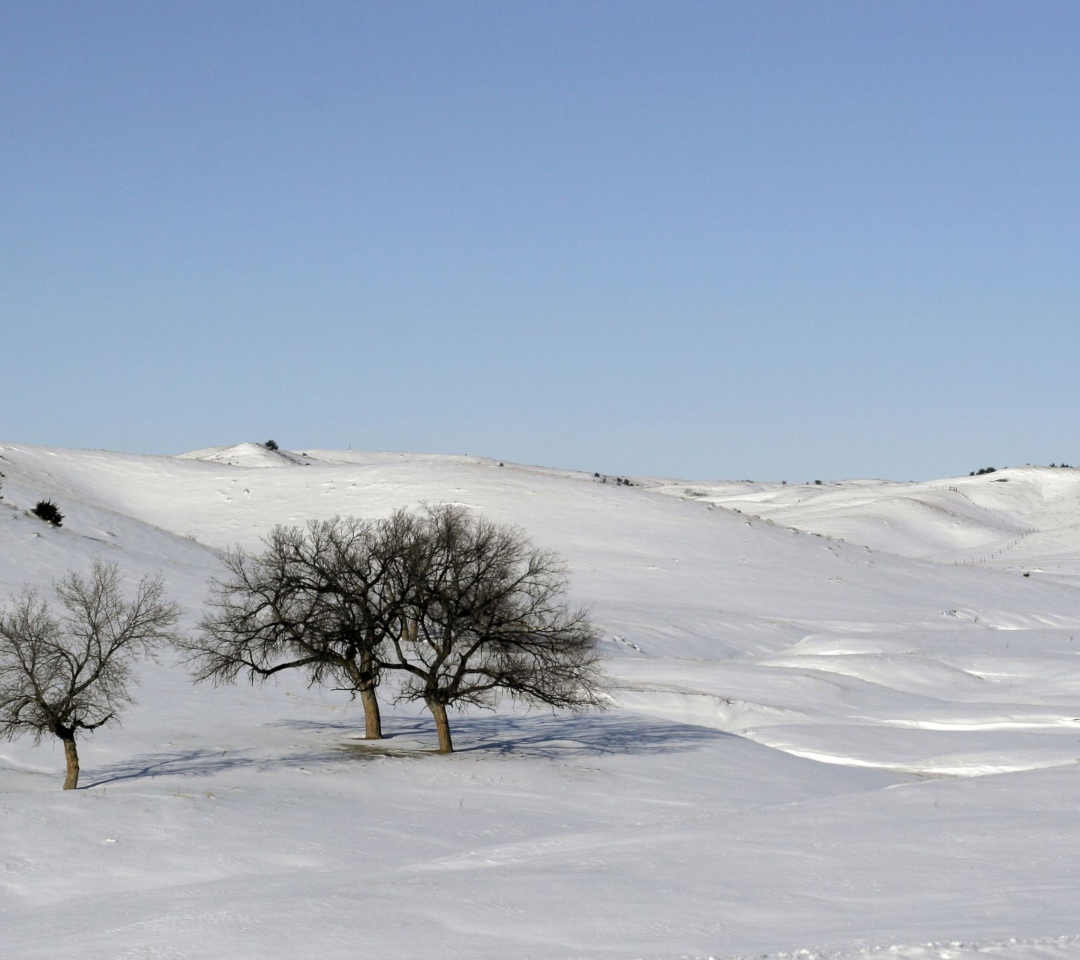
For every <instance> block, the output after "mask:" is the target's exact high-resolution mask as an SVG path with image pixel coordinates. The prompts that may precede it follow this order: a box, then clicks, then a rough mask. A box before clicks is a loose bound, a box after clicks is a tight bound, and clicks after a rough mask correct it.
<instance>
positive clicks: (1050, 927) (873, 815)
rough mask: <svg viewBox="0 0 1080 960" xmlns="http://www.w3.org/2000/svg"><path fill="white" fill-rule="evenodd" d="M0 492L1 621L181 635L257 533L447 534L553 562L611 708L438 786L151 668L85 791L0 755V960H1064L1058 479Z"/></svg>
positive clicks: (462, 764) (335, 472)
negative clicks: (113, 606) (49, 609)
mask: <svg viewBox="0 0 1080 960" xmlns="http://www.w3.org/2000/svg"><path fill="white" fill-rule="evenodd" d="M0 473H3V474H4V478H3V480H2V481H0V483H2V487H0V494H2V496H3V500H2V501H0V593H2V595H4V596H7V595H10V594H12V593H14V592H16V591H17V590H19V589H20V588H21V586H22V585H23V584H24V583H29V584H32V585H36V586H38V587H42V588H44V587H47V586H48V584H49V582H50V581H51V580H52V579H53V578H55V577H57V576H60V575H62V574H63V573H64V572H65V571H66V570H68V569H69V568H71V567H75V568H78V569H85V568H87V567H88V566H89V564H90V562H91V561H92V560H93V559H94V558H96V557H102V558H104V559H106V560H115V561H116V562H118V563H119V564H120V565H121V567H122V569H123V570H124V571H125V573H126V574H127V575H128V576H129V577H130V578H131V579H136V578H137V577H139V576H141V575H143V574H144V573H155V572H158V571H160V572H161V573H162V574H163V576H164V578H165V580H166V583H167V587H168V590H169V593H170V595H171V596H172V597H174V598H175V599H177V600H179V601H180V602H181V603H182V605H183V606H184V608H185V611H186V621H185V622H186V626H187V627H188V628H191V627H192V625H193V624H194V622H195V621H196V620H197V619H198V616H199V611H200V605H201V603H202V600H203V598H204V596H205V593H206V589H207V583H208V581H209V578H210V577H211V576H212V575H213V574H214V573H215V571H216V570H217V569H218V567H217V564H218V555H219V553H218V552H219V551H220V550H222V549H223V548H226V547H228V546H230V545H233V544H238V543H239V544H242V545H245V546H248V547H257V546H258V543H259V538H260V536H261V535H263V534H264V533H266V531H267V530H269V528H270V527H272V526H273V525H274V524H276V523H286V524H299V523H303V522H304V521H306V520H308V519H310V518H323V517H329V516H332V515H334V514H354V515H358V516H384V515H386V514H387V513H389V512H390V511H391V510H393V509H395V508H397V507H400V506H410V505H415V504H418V503H420V502H424V501H426V502H431V503H436V502H448V503H459V504H464V505H466V506H468V507H471V508H473V509H476V510H478V511H481V512H483V513H484V514H485V515H487V516H489V517H491V518H492V519H494V520H497V521H499V522H510V523H514V524H518V525H520V526H521V527H523V528H524V529H525V530H526V531H527V532H528V534H529V535H530V536H531V537H532V538H533V540H535V541H536V542H537V543H538V544H539V545H541V546H544V547H551V548H554V549H557V550H558V551H559V552H560V553H561V554H562V555H563V556H564V557H565V558H566V559H567V561H568V562H569V564H570V568H571V576H572V589H573V593H574V599H575V600H578V601H581V602H584V603H587V604H589V605H590V606H591V607H592V610H593V616H594V619H595V620H596V622H597V624H598V625H599V626H600V628H601V630H602V633H603V636H604V640H603V645H604V650H605V653H606V654H607V655H608V656H609V661H608V671H609V673H610V674H611V675H612V677H613V678H615V680H616V689H615V691H614V700H615V703H614V705H613V707H612V709H610V710H609V711H607V712H606V713H603V714H596V715H587V716H583V717H574V716H571V715H563V714H556V715H553V714H551V713H550V712H545V711H536V710H534V711H531V712H529V711H521V710H517V711H515V710H511V709H509V708H507V709H504V710H500V711H499V712H497V713H495V714H490V713H469V714H466V715H464V716H457V717H455V718H454V720H453V723H454V732H455V741H456V743H457V745H458V747H459V751H458V753H456V754H454V755H452V756H438V755H435V754H434V753H433V750H434V747H435V735H434V729H433V724H432V722H431V720H430V718H429V717H428V715H427V714H426V713H424V712H422V711H420V710H416V709H411V708H393V707H391V708H389V709H388V710H387V717H386V721H385V722H386V728H387V732H388V734H389V737H388V739H387V740H386V741H384V742H380V743H372V742H365V741H363V740H362V739H361V738H362V734H363V717H362V712H361V709H360V707H359V705H358V704H354V703H352V702H350V700H349V699H348V697H347V695H345V694H342V693H336V692H333V691H320V690H318V689H309V688H308V687H307V686H306V684H305V682H304V680H303V678H302V677H300V676H283V677H282V678H281V679H280V681H279V682H277V683H272V684H268V685H266V686H264V687H254V688H253V687H251V686H248V685H246V684H240V685H237V686H235V687H224V688H218V689H215V688H213V687H206V686H198V687H196V686H193V685H192V684H191V683H190V681H189V679H188V676H187V674H186V673H185V672H184V670H183V669H181V668H178V667H176V666H175V665H174V664H172V663H171V662H168V658H166V662H163V663H162V664H160V665H153V664H148V665H146V666H145V667H144V669H143V675H142V685H141V687H140V688H139V690H138V692H137V696H138V703H137V704H136V705H135V706H134V707H133V708H132V709H131V710H130V711H129V712H128V713H127V714H126V716H125V718H124V722H123V726H122V728H110V729H105V730H101V731H99V732H98V733H96V734H95V735H94V736H93V737H92V738H88V739H86V740H84V741H83V745H82V750H81V752H82V758H83V779H82V783H83V785H84V788H83V789H80V790H78V791H76V792H74V793H71V792H69V793H64V792H62V791H61V790H60V789H59V788H60V786H61V783H62V781H63V756H62V750H61V749H60V747H59V745H58V744H56V745H54V744H52V743H44V744H42V745H41V746H40V747H36V748H35V747H34V746H33V744H32V743H31V742H30V741H29V740H23V741H15V742H13V743H10V744H9V743H4V742H0V793H2V797H0V957H3V958H7V957H12V958H19V960H22V958H27V960H31V958H77V960H106V958H108V960H112V958H177V960H178V958H184V960H188V958H206V960H211V958H212V960H231V958H271V960H276V958H282V960H284V958H290V960H291V958H298V957H305V958H306V957H311V958H354V957H374V958H391V960H392V958H419V957H440V958H476V960H483V958H512V960H516V958H522V960H524V958H556V957H574V958H593V957H596V958H609V957H610V958H627V960H630V958H655V960H669V958H670V960H675V958H684V957H693V958H704V957H729V958H734V957H746V958H749V957H761V956H762V955H768V956H771V957H780V956H784V957H791V958H795V957H803V958H811V957H813V958H822V960H824V958H853V957H860V958H866V960H885V958H898V960H976V958H979V960H982V958H992V957H999V958H1002V960H1016V958H1021V957H1023V958H1033V960H1034V958H1038V960H1060V958H1076V957H1080V828H1078V825H1077V824H1078V822H1080V821H1078V813H1077V811H1078V810H1080V766H1078V761H1080V470H1072V469H1060V468H1035V467H1024V468H1018V469H1011V470H1001V471H998V472H997V473H994V474H988V475H983V476H979V477H962V478H954V479H943V480H940V481H935V482H933V483H917V484H916V483H913V484H901V483H883V482H877V481H850V482H844V483H823V484H821V485H816V484H787V485H781V484H779V483H776V484H771V483H770V484H765V483H757V484H754V483H711V482H697V481H685V480H679V481H675V480H662V479H655V478H645V479H642V480H640V481H638V480H635V485H634V486H624V485H621V484H616V483H615V482H614V478H608V480H607V482H603V481H602V478H598V477H595V476H594V475H593V474H592V473H576V472H572V471H561V470H555V469H547V468H539V467H529V466H521V465H515V464H510V463H506V464H505V465H501V464H500V463H499V462H498V461H492V460H487V459H483V458H477V457H464V456H459V457H447V456H419V455H411V454H410V455H405V454H394V453H376V454H369V453H359V452H350V451H323V450H296V451H289V452H286V451H277V452H272V451H269V450H266V449H265V448H263V447H261V446H259V445H257V444H242V445H240V446H237V447H228V448H226V447H213V448H208V449H205V450H200V451H195V452H193V453H190V454H185V455H184V456H181V457H150V456H134V455H126V454H115V453H107V452H102V451H71V450H60V449H46V448H40V447H31V446H26V445H22V444H4V445H2V446H0ZM46 498H48V499H52V500H54V501H55V502H56V503H57V504H58V505H59V506H60V509H61V510H62V511H63V513H64V514H65V518H66V519H65V520H64V524H63V526H62V527H61V528H59V529H57V528H54V527H51V526H49V525H48V524H45V523H43V522H42V521H40V520H38V519H36V518H34V517H32V516H30V515H29V514H28V510H29V509H30V508H31V507H32V506H33V505H34V504H35V503H36V502H37V501H38V500H40V499H46ZM1025 574H1027V575H1026V576H1025Z"/></svg>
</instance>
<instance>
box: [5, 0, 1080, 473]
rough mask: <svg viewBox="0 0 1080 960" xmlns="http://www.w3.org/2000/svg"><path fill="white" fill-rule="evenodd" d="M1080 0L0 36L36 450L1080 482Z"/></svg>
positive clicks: (797, 5) (149, 27)
mask: <svg viewBox="0 0 1080 960" xmlns="http://www.w3.org/2000/svg"><path fill="white" fill-rule="evenodd" d="M1078 49H1080V4H1076V3H1073V2H1067V3H1066V2H1063V3H1053V2H1039V0H1024V2H1016V3H999V2H994V0H977V2H948V0H934V2H925V3H923V2H903V3H899V2H898V3H878V2H866V3H849V2H841V0H830V2H824V0H823V2H805V0H798V2H790V3H788V2H769V0H753V2H723V0H711V2H706V3H697V2H672V0H665V2H650V3H645V2H635V0H617V2H603V0H596V2H583V0H575V2H566V3H563V2H543V0H535V2H528V3H525V2H515V0H498V2H491V3H480V2H472V0H460V2H450V0H443V2H434V0H426V2H410V0H394V2H371V3H364V2H358V0H353V2H348V3H344V2H343V3H338V2H330V0H327V2H321V3H277V2H271V0H260V2H252V3H243V2H229V3H226V4H222V3H219V2H214V3H202V2H192V0H185V2H175V3H166V2H156V3H146V2H142V0H140V2H132V3H128V2H122V0H110V2H90V0H84V2H78V3H74V2H73V3H65V2H48V0H45V2H41V3H34V4H26V3H23V2H15V0H0V131H2V132H0V357H2V360H0V438H2V439H5V440H12V441H23V442H28V443H39V444H51V445H59V446H76V447H104V448H108V449H115V450H130V451H137V452H146V453H168V452H180V451H183V450H186V449H192V448H195V447H201V446H207V445H212V444H229V443H235V442H240V441H244V440H257V441H261V440H265V439H267V438H271V437H273V438H275V439H276V440H277V441H278V442H279V443H281V445H282V446H284V447H287V448H294V449H305V448H308V447H312V448H314V447H346V446H348V445H349V444H351V445H352V446H353V448H354V449H391V450H415V451H429V452H458V453H473V454H484V455H489V456H494V457H498V458H505V459H507V460H516V461H524V462H530V463H544V464H549V465H558V466H572V467H580V468H584V469H589V470H594V469H595V470H600V471H604V472H610V473H625V474H639V475H641V474H653V475H669V476H693V477H700V478H713V477H715V478H722V477H723V478H754V479H788V480H792V481H797V480H807V479H811V478H815V479H816V478H819V477H820V478H840V477H847V476H883V477H891V478H895V479H915V478H927V477H933V476H945V475H950V474H956V473H967V472H968V471H969V470H972V469H975V468H977V467H981V466H986V465H988V464H994V465H996V466H1002V465H1003V464H1009V465H1013V464H1017V463H1024V462H1043V463H1045V462H1050V461H1057V462H1060V461H1062V460H1067V461H1069V462H1078V461H1080V439H1078V438H1080V429H1078V428H1080V416H1078V414H1080V390H1078V389H1077V387H1076V385H1075V383H1074V381H1075V378H1076V375H1077V359H1078V349H1077V348H1078V346H1080V308H1078V305H1080V298H1078V294H1080V262H1078V261H1080V109H1078V107H1080V57H1078V56H1077V50H1078Z"/></svg>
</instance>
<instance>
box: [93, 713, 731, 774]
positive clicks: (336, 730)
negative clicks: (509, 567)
mask: <svg viewBox="0 0 1080 960" xmlns="http://www.w3.org/2000/svg"><path fill="white" fill-rule="evenodd" d="M272 726H278V727H282V728H285V729H288V730H293V731H296V732H303V733H307V734H316V735H321V736H322V737H323V738H325V737H326V735H328V734H329V735H332V736H334V742H333V743H324V744H322V745H321V746H316V747H312V748H309V749H300V750H297V751H296V752H294V753H288V754H283V755H281V756H278V757H267V756H265V755H253V754H248V753H246V752H245V751H238V752H236V753H232V754H230V752H229V751H226V750H189V751H182V752H175V753H157V754H151V755H148V756H142V757H137V758H134V759H132V760H129V761H125V762H123V763H118V764H113V765H112V766H109V767H105V768H104V769H100V770H98V771H96V776H95V778H94V779H93V781H92V782H90V783H87V784H86V788H90V787H101V786H106V785H107V784H112V783H122V782H124V781H130V780H142V779H147V778H153V777H161V776H179V777H192V776H205V775H209V774H216V773H223V772H225V771H229V770H239V769H279V768H294V769H295V768H299V767H304V766H310V765H312V764H319V763H342V762H348V761H350V760H356V759H371V760H375V759H379V758H380V757H392V758H413V757H417V758H419V757H429V756H437V755H438V753H437V750H436V743H437V737H436V733H435V723H434V721H433V720H432V719H430V718H428V717H415V718H414V717H393V716H390V717H387V718H386V720H385V726H386V728H387V735H386V737H384V739H382V740H366V739H364V736H363V733H364V726H363V721H362V720H358V721H357V722H356V723H325V722H319V721H315V720H288V721H282V722H280V723H277V724H273V725H272ZM452 730H453V734H454V742H455V751H454V753H453V754H452V755H448V756H447V759H453V757H468V758H471V759H482V758H483V757H485V756H492V757H506V758H531V759H544V760H560V759H562V760H569V759H580V758H582V757H598V756H608V755H615V754H655V753H671V752H674V751H685V750H693V749H695V748H697V747H698V746H701V745H703V744H705V743H709V742H713V741H716V740H719V739H728V738H730V737H732V734H728V733H723V732H721V731H719V730H711V729H708V728H706V727H695V726H690V725H688V724H682V723H674V722H671V721H666V720H656V719H652V718H649V717H639V716H634V715H626V714H621V715H620V714H603V715H598V716H597V715H590V716H583V717H582V716H577V717H575V716H551V715H537V714H533V715H525V716H502V715H494V716H492V715H488V716H476V717H468V716H464V717H455V718H454V720H453V721H452ZM339 738H343V739H339ZM428 743H430V747H428V746H427V744H428Z"/></svg>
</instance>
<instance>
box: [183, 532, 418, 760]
mask: <svg viewBox="0 0 1080 960" xmlns="http://www.w3.org/2000/svg"><path fill="white" fill-rule="evenodd" d="M413 526H415V523H414V521H413V520H412V519H411V518H410V517H409V516H407V515H404V514H395V515H394V516H393V517H391V518H390V519H388V520H381V521H366V520H358V519H356V518H353V517H344V518H342V517H334V518H333V519H331V520H322V521H312V522H311V523H309V524H308V525H307V527H306V528H300V527H282V526H278V527H275V528H274V529H273V530H271V532H270V533H269V534H268V535H267V536H266V537H265V538H264V539H263V544H264V547H265V549H264V550H263V551H262V552H260V553H258V554H254V555H252V554H249V553H246V552H245V551H243V550H241V549H236V550H233V551H232V552H230V553H229V554H228V555H227V556H226V558H225V561H224V562H225V568H226V570H227V571H228V576H226V577H225V578H223V579H220V580H216V581H214V583H213V584H212V587H211V598H210V602H209V610H208V612H207V614H206V616H205V617H204V618H203V620H202V622H201V624H200V627H201V631H200V634H199V635H198V636H196V637H193V638H191V639H190V640H188V641H186V642H185V643H184V647H185V649H186V652H187V653H188V655H189V662H190V663H191V665H192V666H193V667H194V669H195V677H196V680H213V681H214V682H218V683H222V682H224V683H231V682H233V681H234V680H235V679H236V678H237V677H238V676H240V675H241V674H246V675H247V677H248V679H249V680H251V681H252V682H255V681H257V680H265V679H266V678H268V677H271V676H273V675H274V674H276V673H279V672H281V671H283V670H292V669H302V670H305V671H307V673H308V676H309V679H310V681H311V682H312V683H317V684H324V683H331V684H334V685H336V686H337V687H338V688H339V689H345V690H348V691H349V692H350V693H353V694H354V695H355V694H359V695H360V698H361V702H362V703H363V705H364V715H365V719H366V734H367V737H368V738H369V739H379V738H380V737H382V720H381V715H380V711H379V702H378V698H377V696H376V692H375V691H376V687H377V686H378V683H379V680H380V670H381V666H382V658H381V655H382V651H383V648H384V646H385V644H386V641H387V638H388V636H389V635H390V634H391V633H392V632H393V631H395V630H399V629H400V624H401V623H402V622H403V612H402V611H403V609H404V605H405V602H406V598H404V597H402V596H401V595H400V594H398V593H395V592H394V591H395V588H396V585H397V584H398V583H399V581H400V578H399V577H396V576H393V575H391V573H390V571H391V570H392V569H394V570H396V569H400V567H401V565H402V561H401V555H402V551H403V550H406V549H408V548H409V547H410V545H411V544H412V542H413V541H414V539H415V537H413V536H412V535H411V530H412V527H413Z"/></svg>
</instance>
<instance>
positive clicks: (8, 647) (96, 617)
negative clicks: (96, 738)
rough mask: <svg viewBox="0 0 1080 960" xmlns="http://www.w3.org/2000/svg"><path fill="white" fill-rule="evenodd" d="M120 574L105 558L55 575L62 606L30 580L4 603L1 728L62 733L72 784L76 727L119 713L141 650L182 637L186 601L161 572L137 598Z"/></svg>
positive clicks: (69, 784) (11, 732)
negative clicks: (171, 594) (169, 588)
mask: <svg viewBox="0 0 1080 960" xmlns="http://www.w3.org/2000/svg"><path fill="white" fill-rule="evenodd" d="M120 584H121V575H120V569H119V567H117V565H116V564H114V563H102V562H100V561H99V562H95V563H94V565H93V568H92V569H91V571H90V575H89V577H86V578H84V577H82V576H80V575H79V574H78V573H76V572H75V571H70V572H69V573H68V574H67V575H66V576H65V577H64V578H63V579H61V580H59V581H57V582H56V583H54V585H53V586H54V589H55V591H56V596H57V598H58V599H59V601H60V605H61V607H62V608H63V612H61V613H60V614H59V615H54V614H53V613H52V612H51V611H50V608H49V605H48V603H47V602H46V601H45V600H42V599H40V598H39V597H38V596H37V594H36V593H35V592H34V591H33V590H32V589H29V588H27V589H26V590H24V591H23V593H22V594H21V596H19V597H17V598H16V597H13V598H12V606H11V608H10V610H9V609H8V608H7V607H0V736H3V737H5V738H7V739H9V740H10V739H12V738H14V737H17V736H19V735H21V734H24V733H29V734H30V735H31V736H33V737H34V740H35V742H40V741H41V738H42V737H43V736H45V734H47V733H51V734H53V735H54V736H56V737H59V738H60V740H61V741H62V742H63V744H64V754H65V757H66V760H67V779H66V780H65V781H64V789H65V790H74V789H75V788H76V787H77V786H78V783H79V753H78V749H77V747H76V744H75V735H76V733H77V731H79V730H83V731H87V732H89V731H92V730H96V729H97V728H98V727H101V726H104V725H105V724H108V723H113V722H117V721H118V718H119V715H120V712H121V711H122V710H123V708H124V706H125V705H126V704H128V703H131V702H132V697H131V694H130V690H129V688H130V687H131V686H132V685H133V684H134V682H135V676H134V668H135V663H136V661H137V659H138V657H139V656H140V655H146V654H152V653H153V651H154V649H155V648H156V647H157V645H158V644H160V643H162V642H165V641H168V642H176V640H177V639H178V637H177V634H176V633H175V632H174V630H173V628H174V627H175V625H176V622H177V620H178V618H179V608H178V607H177V606H176V604H174V603H170V602H167V601H165V600H164V599H163V594H164V587H163V585H162V582H161V578H160V577H157V578H154V579H149V578H143V579H142V580H141V581H140V582H139V584H138V586H137V587H136V590H135V596H134V598H133V599H132V600H125V599H124V596H123V592H122V590H121V586H120Z"/></svg>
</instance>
